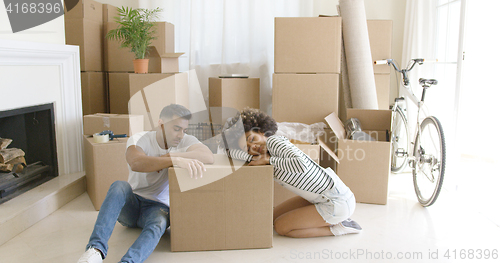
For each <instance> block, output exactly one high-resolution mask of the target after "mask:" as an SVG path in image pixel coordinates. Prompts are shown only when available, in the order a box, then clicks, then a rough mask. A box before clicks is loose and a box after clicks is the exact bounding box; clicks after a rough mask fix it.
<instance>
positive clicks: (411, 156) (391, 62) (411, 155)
mask: <svg viewBox="0 0 500 263" xmlns="http://www.w3.org/2000/svg"><path fill="white" fill-rule="evenodd" d="M411 61H412V62H411V65H410V66H408V68H406V69H400V68H398V66H397V65H396V64H395V63H394V60H393V59H386V60H378V61H375V64H388V65H389V66H392V67H393V68H394V69H395V70H396V71H397V72H399V73H401V75H402V76H403V83H402V84H403V86H404V87H405V88H406V91H407V92H408V95H409V98H410V99H411V100H412V102H413V103H414V104H415V105H416V106H417V123H416V128H415V136H414V138H413V140H412V141H411V149H408V151H409V152H410V153H407V157H408V162H409V163H410V167H411V168H412V169H415V165H414V163H415V156H414V152H415V151H414V147H415V140H416V138H417V137H418V136H419V135H420V133H421V129H420V125H421V121H420V113H421V111H422V108H423V105H424V99H425V92H426V87H424V88H423V89H422V96H421V97H420V99H418V98H417V96H416V95H415V94H414V93H413V90H412V89H411V87H410V80H409V77H408V72H410V71H411V70H412V69H413V68H414V67H415V65H417V64H418V65H422V64H423V63H424V59H422V58H417V59H412V60H411ZM402 100H405V101H406V96H404V95H403V96H402V97H400V98H399V100H398V99H396V104H395V105H394V109H393V111H396V108H397V107H400V108H401V106H400V105H399V102H400V101H402ZM406 108H408V107H406ZM408 139H409V138H408Z"/></svg>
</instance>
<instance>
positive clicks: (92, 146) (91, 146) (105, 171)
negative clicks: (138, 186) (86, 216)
mask: <svg viewBox="0 0 500 263" xmlns="http://www.w3.org/2000/svg"><path fill="white" fill-rule="evenodd" d="M103 130H111V131H113V133H114V134H115V135H118V134H134V133H137V132H141V131H143V130H144V118H143V116H142V115H122V114H102V113H98V114H91V115H85V116H84V117H83V134H84V139H83V144H84V145H83V146H84V157H85V176H86V179H87V193H88V195H89V197H90V200H91V201H92V204H93V205H94V208H95V209H96V210H99V209H100V208H101V205H102V202H103V201H104V198H105V197H106V193H107V191H108V189H109V186H111V184H112V183H113V182H114V181H118V180H120V181H127V180H128V166H127V162H126V160H125V151H126V146H127V139H128V138H114V139H112V140H110V141H108V142H105V143H98V142H95V141H94V138H93V137H92V135H93V134H95V133H100V132H102V131H103Z"/></svg>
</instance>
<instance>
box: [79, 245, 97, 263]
mask: <svg viewBox="0 0 500 263" xmlns="http://www.w3.org/2000/svg"><path fill="white" fill-rule="evenodd" d="M78 263H102V256H101V252H99V250H97V249H95V248H93V247H91V248H89V249H88V250H87V251H85V253H83V255H82V256H81V257H80V259H79V260H78Z"/></svg>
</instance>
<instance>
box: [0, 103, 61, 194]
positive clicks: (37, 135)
mask: <svg viewBox="0 0 500 263" xmlns="http://www.w3.org/2000/svg"><path fill="white" fill-rule="evenodd" d="M0 138H3V139H4V140H5V139H8V140H9V141H10V140H12V142H10V144H9V145H8V146H7V147H6V148H5V149H16V150H17V149H20V150H22V152H24V160H25V163H26V164H25V165H24V164H22V163H19V162H17V163H15V162H13V163H12V164H11V166H12V165H14V169H13V170H12V171H3V172H0V204H1V203H4V202H6V201H8V200H10V199H12V198H14V197H16V196H18V195H20V194H22V193H24V192H26V191H28V190H30V189H32V188H34V187H36V186H38V185H41V184H42V183H44V182H47V181H49V180H50V179H52V178H54V177H56V176H57V175H58V168H57V152H56V138H55V125H54V105H53V104H52V103H50V104H43V105H37V106H31V107H23V108H19V109H13V110H7V111H0ZM5 149H4V150H5ZM19 165H22V166H23V168H21V169H22V171H20V172H16V168H18V167H17V166H19Z"/></svg>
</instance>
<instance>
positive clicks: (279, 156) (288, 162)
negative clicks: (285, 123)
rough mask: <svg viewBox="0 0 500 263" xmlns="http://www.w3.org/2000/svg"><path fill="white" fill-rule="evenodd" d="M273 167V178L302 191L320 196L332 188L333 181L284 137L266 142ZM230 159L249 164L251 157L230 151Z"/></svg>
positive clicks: (239, 151) (270, 137)
mask: <svg viewBox="0 0 500 263" xmlns="http://www.w3.org/2000/svg"><path fill="white" fill-rule="evenodd" d="M266 145H267V150H268V151H269V154H270V156H271V157H270V159H269V162H270V164H271V165H273V166H274V177H275V178H276V179H278V180H280V181H283V182H284V183H287V184H289V185H291V186H294V187H296V188H299V189H301V190H304V191H308V192H312V193H317V194H321V193H323V192H324V191H325V190H329V189H331V188H332V187H333V186H334V182H333V179H332V178H331V177H330V176H329V175H328V174H327V173H326V172H325V171H324V170H323V168H322V167H321V166H319V165H318V164H317V163H316V162H314V161H313V160H312V159H311V158H310V157H309V156H307V155H306V154H305V153H304V152H303V151H301V150H300V149H299V148H297V147H296V146H295V145H293V143H291V142H290V141H289V140H288V139H287V138H286V137H284V136H275V135H273V136H269V137H268V138H267V141H266ZM229 154H230V155H231V157H233V158H236V159H240V160H245V161H247V162H250V161H251V160H252V155H250V154H248V153H246V152H243V151H241V150H230V151H229Z"/></svg>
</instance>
